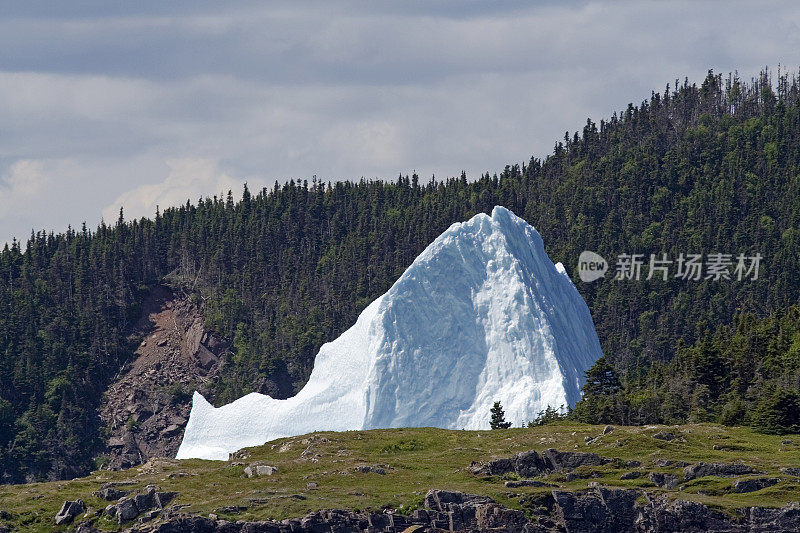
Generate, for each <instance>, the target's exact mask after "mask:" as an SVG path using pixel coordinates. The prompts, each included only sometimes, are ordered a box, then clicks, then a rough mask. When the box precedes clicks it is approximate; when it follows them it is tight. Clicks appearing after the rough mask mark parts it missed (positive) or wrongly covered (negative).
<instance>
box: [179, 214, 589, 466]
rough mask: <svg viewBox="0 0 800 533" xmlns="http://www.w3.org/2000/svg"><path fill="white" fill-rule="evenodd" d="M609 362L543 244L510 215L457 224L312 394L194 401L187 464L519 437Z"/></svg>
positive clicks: (361, 325)
mask: <svg viewBox="0 0 800 533" xmlns="http://www.w3.org/2000/svg"><path fill="white" fill-rule="evenodd" d="M601 354H602V352H601V349H600V343H599V341H598V338H597V334H596V332H595V329H594V324H593V323H592V317H591V315H590V313H589V309H588V307H587V306H586V303H585V302H584V301H583V299H582V298H581V296H580V294H579V293H578V291H577V289H576V288H575V286H574V285H573V283H572V281H571V280H570V279H569V276H568V275H567V273H566V270H565V269H564V267H563V265H561V264H560V263H559V264H557V265H554V264H553V263H552V262H551V261H550V258H549V257H548V256H547V254H546V252H545V249H544V243H543V242H542V238H541V237H540V236H539V233H538V232H537V231H536V230H535V229H534V228H533V227H532V226H530V225H529V224H528V223H527V222H525V221H524V220H522V219H521V218H519V217H517V216H516V215H514V214H513V213H512V212H510V211H509V210H507V209H505V208H503V207H500V206H498V207H495V208H494V209H493V211H492V214H491V216H489V215H486V214H478V215H475V216H474V217H472V218H471V219H470V220H469V221H467V222H463V223H456V224H453V225H452V226H450V228H449V229H447V231H445V232H444V233H443V234H441V235H440V236H439V237H438V238H437V239H436V240H435V241H434V242H433V243H431V244H430V245H429V246H428V247H427V248H426V249H425V250H424V251H423V252H422V253H421V254H420V255H419V256H418V257H417V258H416V259H415V260H414V262H413V263H412V264H411V266H409V267H408V269H407V270H406V271H405V272H404V273H403V275H402V276H401V277H400V279H398V280H397V281H396V282H395V284H394V285H393V286H392V287H391V289H389V291H388V292H386V293H385V294H384V295H383V296H380V297H379V298H378V299H376V300H375V301H373V302H372V303H371V304H370V305H369V306H367V308H366V309H364V311H363V312H362V313H361V315H360V316H359V317H358V320H357V321H356V323H355V324H354V325H353V326H352V327H351V328H350V329H348V330H347V331H345V332H344V333H343V334H342V335H341V336H340V337H339V338H337V339H336V340H334V341H332V342H329V343H327V344H324V345H323V346H322V347H321V348H320V350H319V353H318V355H317V357H316V360H315V363H314V369H313V371H312V372H311V376H310V378H309V380H308V383H306V385H305V386H304V387H303V389H302V390H301V391H300V392H299V393H298V394H297V395H296V396H294V397H292V398H288V399H285V400H277V399H274V398H271V397H269V396H266V395H263V394H258V393H251V394H248V395H247V396H244V397H242V398H240V399H238V400H236V401H234V402H232V403H229V404H227V405H223V406H221V407H219V408H215V407H213V406H212V405H211V404H210V403H208V401H206V399H205V398H203V396H202V395H201V394H200V393H198V392H195V393H194V397H193V400H192V410H191V413H190V415H189V421H188V423H187V425H186V430H185V432H184V436H183V441H182V443H181V446H180V449H179V450H178V454H177V456H176V457H177V458H178V459H188V458H203V459H219V460H226V459H228V454H229V453H231V452H234V451H236V450H239V449H241V448H244V447H248V446H257V445H261V444H264V443H265V442H267V441H270V440H274V439H277V438H281V437H290V436H295V435H301V434H305V433H311V432H313V431H323V430H330V431H346V430H361V429H373V428H393V427H427V426H433V427H440V428H447V429H488V428H489V419H490V413H489V410H490V408H491V407H492V405H493V403H494V402H495V401H498V400H499V401H500V402H501V403H502V405H503V408H504V410H505V413H506V419H507V420H508V421H510V422H512V424H513V425H514V426H520V425H523V424H525V423H526V422H528V421H530V420H533V419H534V418H536V416H537V415H538V414H539V413H540V412H541V411H542V410H544V409H545V408H546V407H547V406H551V407H554V408H559V407H560V406H567V405H569V406H572V405H574V404H575V402H577V401H578V400H579V399H580V394H581V393H580V388H581V386H582V385H583V381H584V371H585V370H587V369H588V368H589V367H590V366H591V365H592V364H593V363H594V362H595V361H596V360H597V359H598V358H599V357H600V356H601Z"/></svg>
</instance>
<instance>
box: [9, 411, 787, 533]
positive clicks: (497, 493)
mask: <svg viewBox="0 0 800 533" xmlns="http://www.w3.org/2000/svg"><path fill="white" fill-rule="evenodd" d="M666 439H670V440H666ZM798 446H800V442H797V441H796V440H786V439H785V438H782V437H776V436H764V435H759V434H756V433H754V432H752V431H750V430H747V429H730V428H723V427H720V426H714V425H688V426H672V427H663V426H659V427H655V426H651V427H617V428H613V429H606V430H604V428H603V427H602V426H589V425H582V424H557V425H550V426H546V427H538V428H530V429H510V430H497V431H449V430H439V429H430V428H420V429H394V430H370V431H354V432H344V433H333V432H322V433H314V434H311V435H305V436H301V437H296V438H291V439H281V440H279V441H276V442H274V443H270V444H267V445H265V446H261V447H257V448H249V449H246V450H244V451H242V452H239V453H238V454H236V455H235V456H234V457H233V458H232V460H230V461H224V462H215V461H202V460H187V461H175V460H167V459H162V460H152V461H150V462H148V463H147V464H145V465H143V466H140V467H138V468H132V469H130V470H123V471H118V472H109V471H102V472H95V473H93V474H92V475H91V476H89V477H86V478H82V479H75V480H73V481H68V482H50V483H35V484H29V485H11V486H4V487H2V489H1V490H0V501H2V502H3V504H2V505H3V506H4V508H3V509H0V512H1V511H6V514H4V515H3V516H4V518H3V519H1V520H0V524H2V525H5V526H6V527H9V526H10V527H11V528H12V529H13V530H14V531H51V530H53V529H54V522H53V520H54V517H55V515H56V513H57V512H58V511H59V508H60V507H61V505H62V503H63V501H64V500H67V499H69V500H74V499H77V498H80V499H82V500H83V501H84V502H85V503H86V505H87V506H88V510H87V512H86V514H88V517H87V518H86V519H88V520H89V521H90V522H91V523H93V524H94V526H95V527H98V528H101V529H104V530H119V529H120V528H121V527H126V526H131V525H133V524H134V522H135V523H136V524H137V525H138V526H139V527H144V528H145V529H148V528H156V527H158V525H159V524H160V523H162V522H163V521H170V520H172V521H175V520H178V518H179V517H180V516H204V517H208V516H209V515H214V516H216V517H217V518H218V519H220V520H223V519H227V520H246V521H254V520H267V519H269V520H280V519H286V518H296V517H303V516H305V515H306V514H307V513H309V512H313V511H317V510H319V509H331V508H334V509H349V510H356V512H366V511H372V512H377V513H381V512H383V510H386V509H390V510H392V512H394V513H395V514H397V515H404V516H409V515H410V514H411V513H412V512H413V511H414V510H415V509H419V508H422V507H423V497H424V496H425V495H426V493H427V491H428V490H429V489H443V490H448V491H460V492H464V493H468V494H476V495H480V496H488V497H490V498H492V499H493V500H495V501H496V502H497V503H499V504H501V505H503V506H505V507H508V508H510V509H517V510H522V511H523V512H524V513H525V516H527V517H528V519H532V520H536V521H537V522H538V523H541V524H545V523H547V522H548V520H551V521H553V522H555V523H557V522H558V520H560V519H559V518H558V512H559V511H558V507H557V504H556V502H555V501H554V500H553V495H554V494H555V492H554V491H562V492H565V493H573V494H582V492H581V491H585V490H586V489H587V488H589V489H590V490H594V489H591V487H594V486H601V487H605V488H607V489H614V488H621V489H634V490H635V493H631V494H635V495H636V496H635V497H636V498H637V501H643V499H646V500H649V501H651V502H656V504H657V503H658V502H659V501H661V498H662V496H663V497H666V499H665V500H664V501H681V500H683V501H689V502H696V503H699V504H703V505H705V506H707V510H710V511H708V512H710V513H712V514H711V516H716V515H714V514H713V513H720V514H719V516H721V517H723V518H724V519H725V520H732V519H735V520H741V517H742V515H741V512H740V511H738V510H739V509H743V508H746V507H752V506H763V507H768V508H776V507H781V506H783V505H784V504H786V503H787V502H792V501H797V500H798V498H800V478H798V477H797V475H798V474H799V473H800V470H798V468H800V454H799V453H798ZM549 448H554V449H556V450H559V451H569V452H581V453H584V452H589V453H594V454H597V455H598V456H599V457H600V458H605V459H611V460H612V461H611V462H609V463H608V464H605V465H598V464H594V465H592V464H588V463H589V462H591V461H588V462H587V464H584V465H582V466H576V467H575V468H565V469H560V470H558V471H553V472H545V473H540V474H533V475H528V476H523V477H521V476H520V475H519V474H517V473H514V472H510V473H506V474H497V475H488V476H487V475H485V474H486V472H484V471H480V470H478V467H479V466H480V465H486V464H487V463H488V462H489V461H492V460H494V459H498V458H507V457H512V456H514V455H515V454H517V453H519V452H526V451H528V450H536V451H537V452H540V453H543V452H544V450H545V449H549ZM587 457H589V456H587ZM473 461H476V462H477V465H474V466H473V467H471V466H470V465H471V464H472V462H473ZM699 462H704V463H710V464H715V463H723V464H733V463H738V464H740V468H743V467H741V465H744V467H750V468H752V469H753V471H754V472H756V471H757V472H758V473H751V474H747V473H740V474H739V475H733V476H729V477H721V475H705V474H706V473H707V472H704V471H702V470H699V469H697V468H696V467H694V466H689V467H688V468H687V467H685V466H684V465H686V464H689V465H696V464H697V463H699ZM256 465H265V466H270V467H276V468H277V471H275V472H273V473H271V474H267V473H266V471H264V473H262V475H253V476H252V477H248V476H247V474H246V472H247V470H248V469H249V468H251V467H254V466H256ZM787 467H788V468H789V470H788V471H787V470H786V468H787ZM483 468H484V469H485V468H487V467H485V466H484V467H483ZM495 468H497V467H495ZM630 472H634V473H639V477H634V475H635V474H628V475H625V476H623V474H626V473H630ZM690 472H691V474H690ZM654 474H655V475H654ZM658 474H664V475H666V477H664V476H658ZM669 476H675V478H674V482H673V481H672V478H670V477H669ZM694 476H696V477H694ZM621 477H626V478H629V479H620V478H621ZM528 478H530V479H533V480H536V481H540V482H541V483H544V484H545V485H543V486H508V485H507V482H511V483H510V485H514V483H513V482H514V481H519V480H521V479H528ZM743 479H744V480H763V479H768V480H771V479H775V481H774V482H772V481H770V482H768V483H774V484H772V485H771V486H768V487H766V488H761V489H759V490H752V489H753V487H749V488H748V487H747V485H742V484H739V485H736V482H737V481H739V480H743ZM671 483H674V486H673V485H672V484H671ZM148 484H155V485H156V486H157V487H158V490H159V491H163V492H165V493H166V492H177V493H178V494H177V496H175V497H174V499H172V500H170V502H169V504H168V505H166V506H165V507H166V509H167V511H164V512H159V513H155V514H156V515H157V516H155V517H154V518H153V521H152V522H148V523H146V524H144V525H141V520H140V519H139V518H137V519H135V521H123V523H122V525H121V526H120V524H119V523H118V521H117V520H115V519H112V518H109V517H107V516H95V511H102V510H103V509H104V508H105V507H106V506H107V505H109V504H115V505H119V504H118V503H117V499H118V498H119V494H112V495H111V497H110V500H111V501H106V500H105V499H101V498H99V497H98V496H97V495H95V494H94V492H96V491H98V490H100V488H101V486H105V487H109V486H110V487H112V488H114V489H115V490H122V491H126V492H128V493H129V494H130V496H132V495H135V494H136V493H137V491H138V492H140V493H141V492H142V491H143V490H144V488H145V487H146V486H147V485H148ZM658 484H662V485H664V486H658ZM735 485H736V486H738V487H740V489H739V490H742V489H746V490H750V492H737V491H736V489H734V486H735ZM106 494H108V493H106ZM562 497H563V495H562ZM562 512H563V511H562ZM692 512H695V513H696V512H697V509H693V510H692ZM170 513H172V518H168V517H169V516H170ZM101 514H102V513H101ZM725 517H727V518H725ZM737 517H738V518H737ZM83 520H85V518H83V515H81V516H80V517H78V518H77V519H76V521H75V522H76V523H77V522H81V521H83ZM64 527H66V526H64ZM55 529H59V528H55ZM61 529H63V527H62V528H61Z"/></svg>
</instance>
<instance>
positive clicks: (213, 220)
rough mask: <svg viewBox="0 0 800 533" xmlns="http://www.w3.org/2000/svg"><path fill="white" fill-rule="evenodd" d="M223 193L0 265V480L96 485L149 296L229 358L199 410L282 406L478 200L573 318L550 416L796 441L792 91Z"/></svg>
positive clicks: (641, 110) (772, 84) (703, 90)
mask: <svg viewBox="0 0 800 533" xmlns="http://www.w3.org/2000/svg"><path fill="white" fill-rule="evenodd" d="M487 135H491V132H487ZM239 194H240V193H239V192H238V191H237V194H236V197H234V193H233V192H229V193H228V194H227V196H226V197H224V198H218V197H210V198H200V199H197V200H195V201H187V203H186V204H185V205H182V206H179V207H171V208H168V209H164V210H163V212H157V213H155V215H154V216H153V217H152V218H142V219H139V220H126V219H125V217H124V213H123V212H120V214H119V218H118V220H117V221H115V222H113V223H109V224H106V223H103V224H101V225H100V226H99V227H97V228H91V229H90V228H87V227H86V225H85V224H84V225H83V226H82V227H81V228H80V229H77V228H70V229H69V230H67V231H66V232H64V233H58V234H54V233H46V232H42V231H40V232H33V233H32V234H31V235H30V237H29V238H28V239H27V241H26V242H17V241H14V242H12V243H11V244H10V245H7V246H5V248H4V249H3V250H2V251H1V252H0V482H23V481H33V480H43V479H64V478H70V477H74V476H77V475H82V474H85V473H87V472H88V471H90V470H91V469H92V468H94V467H95V459H96V457H97V456H98V455H99V454H101V453H102V452H103V450H104V439H103V435H104V428H103V427H102V424H101V422H100V418H99V416H98V407H99V405H100V401H101V399H102V394H103V392H104V391H105V388H106V387H107V386H108V384H109V383H110V382H111V380H112V379H113V378H114V376H115V375H116V373H117V372H118V371H119V369H120V368H121V366H122V365H123V364H125V362H127V361H129V360H130V359H131V358H132V356H133V351H134V349H135V347H136V345H137V343H138V340H137V339H135V338H133V337H132V336H131V331H132V325H133V322H134V321H135V320H136V318H137V317H138V316H139V309H140V306H141V305H142V302H143V300H144V298H145V297H146V295H147V294H148V292H149V291H151V290H152V289H153V288H154V287H157V286H159V285H170V286H172V287H175V288H180V289H181V290H183V291H185V292H187V293H190V294H192V295H194V296H193V297H195V298H197V300H198V301H202V302H203V306H204V310H205V316H206V320H207V325H208V327H209V328H211V329H212V330H214V331H215V332H216V333H218V334H219V335H220V336H222V337H223V338H226V339H229V340H230V342H231V345H232V356H231V358H230V360H229V361H228V362H227V363H226V366H225V372H224V373H222V375H221V377H220V378H219V379H218V380H217V381H216V382H215V383H214V384H213V389H212V391H211V393H212V395H211V399H212V400H213V401H214V403H215V404H217V405H219V404H221V403H225V402H227V401H230V400H232V399H235V398H237V397H239V396H240V395H242V394H245V393H247V392H250V391H253V390H256V391H263V390H267V388H269V390H271V391H275V390H277V391H279V395H280V396H281V397H288V396H291V395H292V394H294V393H295V392H296V391H297V390H299V389H300V388H301V387H302V386H303V384H304V383H305V381H306V380H307V379H308V376H309V374H310V372H311V369H312V367H313V363H314V356H315V354H316V351H317V350H318V348H319V347H320V345H321V344H322V343H324V342H326V341H328V340H331V339H333V338H335V337H336V336H338V335H339V334H340V333H342V332H343V331H344V330H345V329H347V328H348V327H349V326H350V325H351V324H352V323H353V322H354V321H355V319H356V317H357V316H358V314H359V313H360V311H361V310H362V309H363V308H364V307H365V306H366V305H367V304H368V303H369V302H370V301H372V300H373V299H374V298H376V297H378V296H379V295H381V294H382V293H383V292H385V291H386V290H387V289H388V288H389V287H390V286H391V284H392V283H393V282H394V281H395V279H397V277H398V276H399V275H400V274H401V273H402V272H403V271H404V270H405V268H406V267H407V266H408V265H409V264H410V263H411V262H412V261H413V259H414V258H415V257H416V255H417V254H418V253H420V252H421V251H422V250H423V249H424V248H425V246H427V245H428V244H429V243H430V242H431V241H432V240H433V239H434V238H435V237H436V236H437V235H439V234H440V233H441V232H442V231H444V230H445V229H446V228H447V227H448V226H449V225H450V224H452V223H453V222H458V221H463V220H466V219H467V218H469V217H471V216H472V215H474V214H475V213H478V212H488V211H490V210H491V208H492V207H493V206H494V205H498V204H499V205H503V206H505V207H507V208H509V209H511V210H512V211H514V212H515V213H516V214H518V215H519V216H522V217H523V218H525V219H526V220H527V221H528V222H529V223H531V224H532V225H534V226H535V227H536V228H537V230H538V231H539V232H540V234H541V235H542V237H543V239H544V242H545V246H546V249H547V252H548V254H549V256H550V258H551V259H552V260H553V261H554V262H555V261H561V262H563V263H564V264H565V265H567V269H568V271H569V273H570V275H571V276H572V277H573V280H575V284H576V286H577V288H578V290H579V291H580V292H581V294H582V296H583V297H584V299H585V300H586V302H587V304H588V305H589V308H590V309H591V311H592V316H593V319H594V322H595V326H596V328H597V332H598V336H599V338H600V341H601V343H602V347H603V351H604V354H605V355H604V358H603V359H601V361H600V362H598V365H596V367H595V368H594V369H593V370H592V371H590V374H591V375H590V379H589V383H588V385H587V390H586V397H585V400H583V401H582V402H580V403H579V404H578V406H576V409H575V412H574V413H573V415H572V416H576V417H578V418H579V419H581V420H585V421H595V422H596V421H603V422H605V421H613V422H616V423H629V424H644V423H654V422H669V423H672V422H684V421H716V422H721V423H726V424H750V425H753V426H754V427H758V428H761V429H762V430H764V431H771V432H782V431H789V430H791V429H792V428H793V427H794V428H795V429H796V423H795V422H793V420H796V419H794V418H792V417H793V416H796V415H797V411H798V410H800V403H799V402H800V401H799V400H798V392H799V391H800V381H799V380H800V373H799V372H798V368H800V365H798V362H800V312H798V308H797V307H796V304H798V296H799V295H800V81H798V78H797V76H789V75H787V74H781V75H779V76H778V77H777V78H773V77H771V75H770V74H769V73H768V72H762V73H761V74H760V75H759V76H758V77H756V78H753V79H750V80H741V79H739V78H738V76H736V75H728V76H725V77H724V76H722V75H720V74H715V73H713V72H709V73H708V76H707V77H706V78H705V80H703V81H702V83H700V84H699V85H698V84H694V83H690V82H689V81H688V79H686V80H684V81H682V82H679V81H678V80H676V81H675V83H674V84H670V85H668V86H667V87H666V88H665V89H664V90H663V92H653V93H652V94H651V96H650V98H649V99H647V100H645V101H643V102H641V103H640V104H638V105H633V104H630V105H628V107H627V108H626V109H624V110H623V111H621V112H620V113H616V114H614V115H613V116H612V117H610V118H607V119H603V120H600V122H599V123H596V122H594V121H592V120H587V122H586V124H585V126H583V128H582V129H581V130H580V131H576V132H574V133H573V134H570V133H569V132H567V133H565V135H564V138H563V139H561V140H559V141H558V142H556V143H555V145H554V149H553V152H552V154H550V155H548V156H547V157H545V158H537V157H532V158H531V159H530V160H529V161H527V162H525V163H523V164H510V165H508V166H506V167H505V168H504V169H503V170H502V171H500V172H498V173H494V174H490V173H485V174H483V175H481V176H475V177H468V176H467V175H466V174H465V173H463V172H462V173H461V175H460V176H458V177H453V178H448V179H445V180H440V179H436V178H433V179H430V180H424V179H422V178H420V177H419V176H417V175H411V176H407V175H405V176H404V175H400V176H398V177H397V178H395V179H392V180H365V179H361V180H360V181H356V182H336V183H327V182H319V181H316V180H312V181H311V182H308V181H305V180H303V181H295V180H290V181H288V182H287V183H284V184H276V185H275V187H273V188H270V189H263V190H260V191H250V190H248V189H247V188H246V187H245V189H244V190H243V191H241V196H239ZM583 250H593V251H596V252H598V253H599V254H601V255H603V256H604V257H606V258H614V257H616V256H617V255H619V254H622V253H641V254H644V256H645V257H649V255H650V254H657V255H661V254H664V253H666V254H668V256H670V257H678V255H679V254H681V253H703V254H711V253H729V254H733V255H734V256H735V255H738V254H745V255H747V256H754V255H755V254H757V253H758V254H760V255H761V256H762V257H763V259H762V263H761V269H760V275H759V278H758V279H757V280H736V279H732V280H724V279H723V280H711V279H708V280H707V279H701V280H687V279H681V278H676V277H669V278H668V279H666V280H663V279H661V278H660V277H654V278H653V279H651V280H644V279H641V280H638V281H637V280H613V279H610V276H607V277H606V278H605V279H603V280H598V281H595V282H593V283H582V282H580V281H579V280H578V279H577V277H576V276H575V275H574V270H575V268H576V264H577V259H578V256H579V254H580V253H581V251H583ZM793 306H795V307H793ZM488 416H489V415H488V413H487V418H488ZM781 417H783V418H781Z"/></svg>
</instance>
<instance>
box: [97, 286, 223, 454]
mask: <svg viewBox="0 0 800 533" xmlns="http://www.w3.org/2000/svg"><path fill="white" fill-rule="evenodd" d="M201 311H202V310H201V308H200V307H199V305H197V304H195V303H193V302H192V301H191V299H190V298H187V297H184V296H180V295H177V294H174V293H173V292H171V291H170V290H168V289H166V288H163V287H162V288H159V289H156V290H154V291H153V293H152V294H151V295H150V297H149V298H147V300H146V301H145V304H144V305H143V310H142V316H141V318H140V319H139V321H138V323H137V324H136V327H135V332H134V333H133V334H134V336H137V337H142V336H143V337H144V340H142V342H141V344H140V345H139V347H138V348H137V350H136V359H135V360H134V361H133V362H131V363H129V364H128V365H126V367H125V368H123V369H122V371H121V373H120V376H119V377H118V378H117V380H116V381H115V382H114V383H113V384H112V385H111V386H110V387H109V389H108V391H107V392H106V394H105V397H104V401H103V405H102V408H101V412H100V416H101V418H102V419H103V421H104V422H105V423H106V425H107V426H108V427H109V428H110V429H111V435H110V437H109V439H108V442H107V444H108V450H109V451H108V455H109V459H110V461H109V464H108V467H109V468H112V469H121V468H129V467H131V466H135V465H138V464H142V463H144V462H146V461H147V460H148V459H150V458H152V457H174V456H175V453H176V452H177V451H178V447H179V446H180V443H181V438H182V437H183V430H184V427H185V426H186V422H187V420H188V418H189V410H190V408H191V391H192V390H194V389H195V388H199V387H202V385H203V384H204V383H207V382H208V381H209V380H210V379H212V378H213V377H214V376H215V375H216V373H217V372H218V371H219V369H220V367H221V363H222V361H223V359H224V356H225V353H226V350H227V345H226V344H225V343H224V342H222V341H221V340H220V339H218V338H217V337H215V336H214V335H213V334H211V333H210V332H208V331H206V329H205V326H204V319H203V315H202V312H201Z"/></svg>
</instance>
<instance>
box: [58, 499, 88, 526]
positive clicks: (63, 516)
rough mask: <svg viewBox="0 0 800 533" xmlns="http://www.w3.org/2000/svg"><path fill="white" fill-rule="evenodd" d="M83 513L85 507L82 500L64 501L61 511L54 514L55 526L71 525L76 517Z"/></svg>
mask: <svg viewBox="0 0 800 533" xmlns="http://www.w3.org/2000/svg"><path fill="white" fill-rule="evenodd" d="M85 512H86V505H85V504H84V503H83V500H75V501H65V502H64V504H63V505H62V506H61V510H60V511H58V513H57V514H56V525H57V526H60V525H62V524H71V523H72V521H73V520H74V519H75V517H76V516H78V515H79V514H81V513H85Z"/></svg>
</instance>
